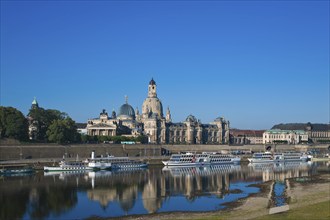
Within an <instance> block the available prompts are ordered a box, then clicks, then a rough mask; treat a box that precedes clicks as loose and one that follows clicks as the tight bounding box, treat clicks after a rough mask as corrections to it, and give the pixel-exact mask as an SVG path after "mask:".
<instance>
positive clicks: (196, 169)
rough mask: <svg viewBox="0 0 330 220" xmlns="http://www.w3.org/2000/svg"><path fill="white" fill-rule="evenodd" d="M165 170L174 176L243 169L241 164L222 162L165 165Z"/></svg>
mask: <svg viewBox="0 0 330 220" xmlns="http://www.w3.org/2000/svg"><path fill="white" fill-rule="evenodd" d="M162 170H163V171H165V172H170V173H171V174H172V175H174V176H178V175H200V176H208V175H212V174H217V173H231V172H238V171H240V170H241V165H240V164H221V165H211V166H189V167H184V166H182V167H166V166H165V167H164V168H163V169H162Z"/></svg>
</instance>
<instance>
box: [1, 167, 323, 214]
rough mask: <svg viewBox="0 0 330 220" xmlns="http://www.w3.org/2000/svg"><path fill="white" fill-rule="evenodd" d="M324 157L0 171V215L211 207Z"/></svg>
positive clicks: (307, 172) (301, 172)
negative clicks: (284, 161)
mask: <svg viewBox="0 0 330 220" xmlns="http://www.w3.org/2000/svg"><path fill="white" fill-rule="evenodd" d="M322 166H323V169H324V166H326V165H325V164H324V163H323V164H322V163H291V164H264V165H256V166H250V165H221V166H211V167H192V168H173V169H169V168H163V167H150V168H148V169H144V170H130V171H129V170H127V171H119V172H111V171H106V172H103V171H102V172H83V173H65V172H62V173H60V172H58V173H52V172H50V173H44V172H42V171H40V172H37V173H34V174H32V175H26V176H0V200H1V208H0V210H1V211H0V219H84V218H88V217H91V216H100V217H118V216H125V215H134V214H148V213H159V212H172V211H211V210H219V209H223V208H224V207H226V203H228V202H233V201H236V200H237V199H239V198H244V197H247V196H249V195H250V194H251V193H257V192H259V188H257V187H255V186H251V184H255V183H261V182H265V181H269V180H274V181H277V182H284V180H285V179H286V178H301V177H312V176H313V175H316V174H317V173H318V172H319V170H320V169H322Z"/></svg>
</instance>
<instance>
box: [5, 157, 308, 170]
mask: <svg viewBox="0 0 330 220" xmlns="http://www.w3.org/2000/svg"><path fill="white" fill-rule="evenodd" d="M248 160H249V162H250V163H272V162H274V163H281V162H306V161H308V160H311V156H310V155H307V154H305V153H300V152H283V153H273V152H268V151H267V152H263V153H254V154H253V155H252V157H250V158H248ZM240 162H241V158H240V157H239V156H236V155H232V154H221V153H216V152H203V153H190V152H187V153H180V154H172V156H171V157H170V159H169V160H167V161H162V163H163V164H164V165H165V166H166V167H189V166H210V165H221V164H238V163H240ZM147 166H148V164H147V163H144V162H141V161H135V160H131V159H130V158H129V157H115V156H106V157H95V152H94V151H93V152H92V154H91V158H89V159H86V160H84V161H75V162H70V161H66V160H65V159H63V160H62V161H60V162H59V164H58V165H54V166H45V167H44V171H46V172H50V171H85V170H86V171H88V170H94V171H95V170H110V169H114V170H115V169H136V168H138V169H139V168H146V167H147ZM29 172H33V169H32V168H31V167H23V168H22V167H21V168H14V167H7V168H1V169H0V174H1V175H6V174H13V173H14V174H15V173H29Z"/></svg>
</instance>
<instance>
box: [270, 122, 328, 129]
mask: <svg viewBox="0 0 330 220" xmlns="http://www.w3.org/2000/svg"><path fill="white" fill-rule="evenodd" d="M309 126H310V127H311V130H312V131H330V125H329V124H319V123H318V124H316V123H315V124H313V123H286V124H277V125H274V126H273V127H272V129H281V130H304V131H305V130H308V127H309Z"/></svg>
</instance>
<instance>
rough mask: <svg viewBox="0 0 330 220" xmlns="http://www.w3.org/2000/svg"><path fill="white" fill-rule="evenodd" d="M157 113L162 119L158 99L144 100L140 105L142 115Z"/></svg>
mask: <svg viewBox="0 0 330 220" xmlns="http://www.w3.org/2000/svg"><path fill="white" fill-rule="evenodd" d="M150 111H151V112H152V113H157V114H158V116H159V117H161V118H162V117H163V105H162V102H161V101H160V100H159V99H158V98H146V99H145V100H144V102H143V105H142V113H145V114H149V112H150Z"/></svg>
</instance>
